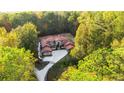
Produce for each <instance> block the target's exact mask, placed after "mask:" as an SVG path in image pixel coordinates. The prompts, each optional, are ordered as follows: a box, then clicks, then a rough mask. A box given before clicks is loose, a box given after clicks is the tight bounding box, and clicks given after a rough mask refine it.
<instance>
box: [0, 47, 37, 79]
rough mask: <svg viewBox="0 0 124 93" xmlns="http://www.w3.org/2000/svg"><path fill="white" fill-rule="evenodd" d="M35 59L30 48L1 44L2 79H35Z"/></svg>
mask: <svg viewBox="0 0 124 93" xmlns="http://www.w3.org/2000/svg"><path fill="white" fill-rule="evenodd" d="M35 61H36V59H35V58H34V57H33V54H31V53H30V51H29V50H28V51H26V50H25V49H23V48H22V49H18V48H10V47H2V46H0V80H35V77H34V76H33V68H34V62H35Z"/></svg>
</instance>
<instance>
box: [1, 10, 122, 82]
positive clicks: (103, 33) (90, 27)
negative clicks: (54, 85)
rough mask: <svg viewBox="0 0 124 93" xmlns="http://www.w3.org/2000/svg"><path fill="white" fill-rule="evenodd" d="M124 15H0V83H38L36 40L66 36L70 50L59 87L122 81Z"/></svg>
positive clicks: (58, 78)
mask: <svg viewBox="0 0 124 93" xmlns="http://www.w3.org/2000/svg"><path fill="white" fill-rule="evenodd" d="M123 19H124V12H120V11H68V12H67V11H41V12H32V11H29V12H10V13H9V12H7V13H4V12H1V13H0V80H1V81H2V80H4V81H5V80H10V81H18V80H21V81H37V78H36V76H35V74H34V67H35V65H36V62H37V61H38V57H37V43H38V38H39V37H42V36H46V35H54V34H60V33H71V34H72V35H73V37H74V43H75V44H74V45H75V47H74V48H73V49H72V50H71V51H70V53H69V56H70V59H69V60H68V62H64V64H60V65H62V68H63V71H62V72H61V73H59V74H58V76H57V78H56V80H59V81H108V80H109V81H113V80H116V81H122V80H124V21H123Z"/></svg>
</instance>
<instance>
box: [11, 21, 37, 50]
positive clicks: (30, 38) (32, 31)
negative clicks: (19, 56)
mask: <svg viewBox="0 0 124 93" xmlns="http://www.w3.org/2000/svg"><path fill="white" fill-rule="evenodd" d="M12 32H15V33H16V34H17V38H18V43H19V45H18V47H20V48H22V47H24V48H25V49H29V50H31V51H32V52H35V51H36V47H37V46H36V44H37V31H36V26H35V25H33V24H32V23H26V24H24V25H23V26H22V27H21V26H19V27H17V28H16V29H13V31H12Z"/></svg>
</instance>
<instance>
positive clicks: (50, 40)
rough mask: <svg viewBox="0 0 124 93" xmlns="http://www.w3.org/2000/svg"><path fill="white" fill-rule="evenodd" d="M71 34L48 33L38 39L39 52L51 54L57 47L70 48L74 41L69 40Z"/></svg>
mask: <svg viewBox="0 0 124 93" xmlns="http://www.w3.org/2000/svg"><path fill="white" fill-rule="evenodd" d="M70 36H71V34H69V33H66V34H58V35H48V36H44V37H42V38H41V39H40V43H41V54H42V55H43V56H50V55H52V51H54V50H59V49H67V50H70V49H72V48H73V47H74V42H73V41H72V40H70V38H69V37H70ZM71 37H72V36H71Z"/></svg>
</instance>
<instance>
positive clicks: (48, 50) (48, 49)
mask: <svg viewBox="0 0 124 93" xmlns="http://www.w3.org/2000/svg"><path fill="white" fill-rule="evenodd" d="M42 52H52V49H51V48H50V47H44V48H43V49H42Z"/></svg>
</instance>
